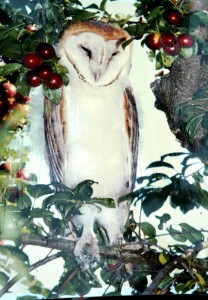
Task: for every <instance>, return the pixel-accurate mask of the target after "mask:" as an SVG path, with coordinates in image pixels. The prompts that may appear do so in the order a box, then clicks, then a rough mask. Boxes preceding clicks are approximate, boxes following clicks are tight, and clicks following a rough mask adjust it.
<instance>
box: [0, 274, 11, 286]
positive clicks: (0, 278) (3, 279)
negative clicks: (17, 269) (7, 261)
mask: <svg viewBox="0 0 208 300" xmlns="http://www.w3.org/2000/svg"><path fill="white" fill-rule="evenodd" d="M8 281H9V276H7V275H6V274H5V273H3V272H0V286H2V287H3V286H5V285H6V284H7V282H8Z"/></svg>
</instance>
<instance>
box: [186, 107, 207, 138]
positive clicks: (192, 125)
mask: <svg viewBox="0 0 208 300" xmlns="http://www.w3.org/2000/svg"><path fill="white" fill-rule="evenodd" d="M204 115H205V114H204V113H203V114H201V115H198V116H196V117H194V118H192V119H191V120H190V121H189V122H187V124H186V127H185V129H186V131H187V133H188V135H189V139H190V142H191V143H193V141H194V138H195V136H196V134H197V131H198V129H199V126H200V125H201V123H202V120H203V117H204Z"/></svg>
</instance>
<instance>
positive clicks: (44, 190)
mask: <svg viewBox="0 0 208 300" xmlns="http://www.w3.org/2000/svg"><path fill="white" fill-rule="evenodd" d="M27 191H28V193H29V194H30V196H32V197H33V198H35V199H37V198H39V197H41V196H45V195H48V194H53V193H54V191H53V190H52V189H51V188H50V186H49V185H47V184H36V185H28V186H27Z"/></svg>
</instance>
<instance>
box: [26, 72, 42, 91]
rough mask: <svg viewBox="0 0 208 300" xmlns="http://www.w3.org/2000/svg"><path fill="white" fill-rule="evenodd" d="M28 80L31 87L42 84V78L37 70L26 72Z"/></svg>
mask: <svg viewBox="0 0 208 300" xmlns="http://www.w3.org/2000/svg"><path fill="white" fill-rule="evenodd" d="M26 82H27V84H28V85H29V86H31V87H37V86H39V85H41V83H42V80H41V79H40V78H39V77H38V75H37V73H36V72H35V71H28V72H27V73H26Z"/></svg>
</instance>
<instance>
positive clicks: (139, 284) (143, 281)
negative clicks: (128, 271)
mask: <svg viewBox="0 0 208 300" xmlns="http://www.w3.org/2000/svg"><path fill="white" fill-rule="evenodd" d="M147 283H148V281H147V277H146V276H143V275H141V274H140V273H139V272H136V274H135V275H134V276H133V278H132V279H131V280H130V284H131V287H133V288H134V289H135V290H137V291H139V292H144V290H145V289H146V287H147ZM107 295H108V294H107Z"/></svg>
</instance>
